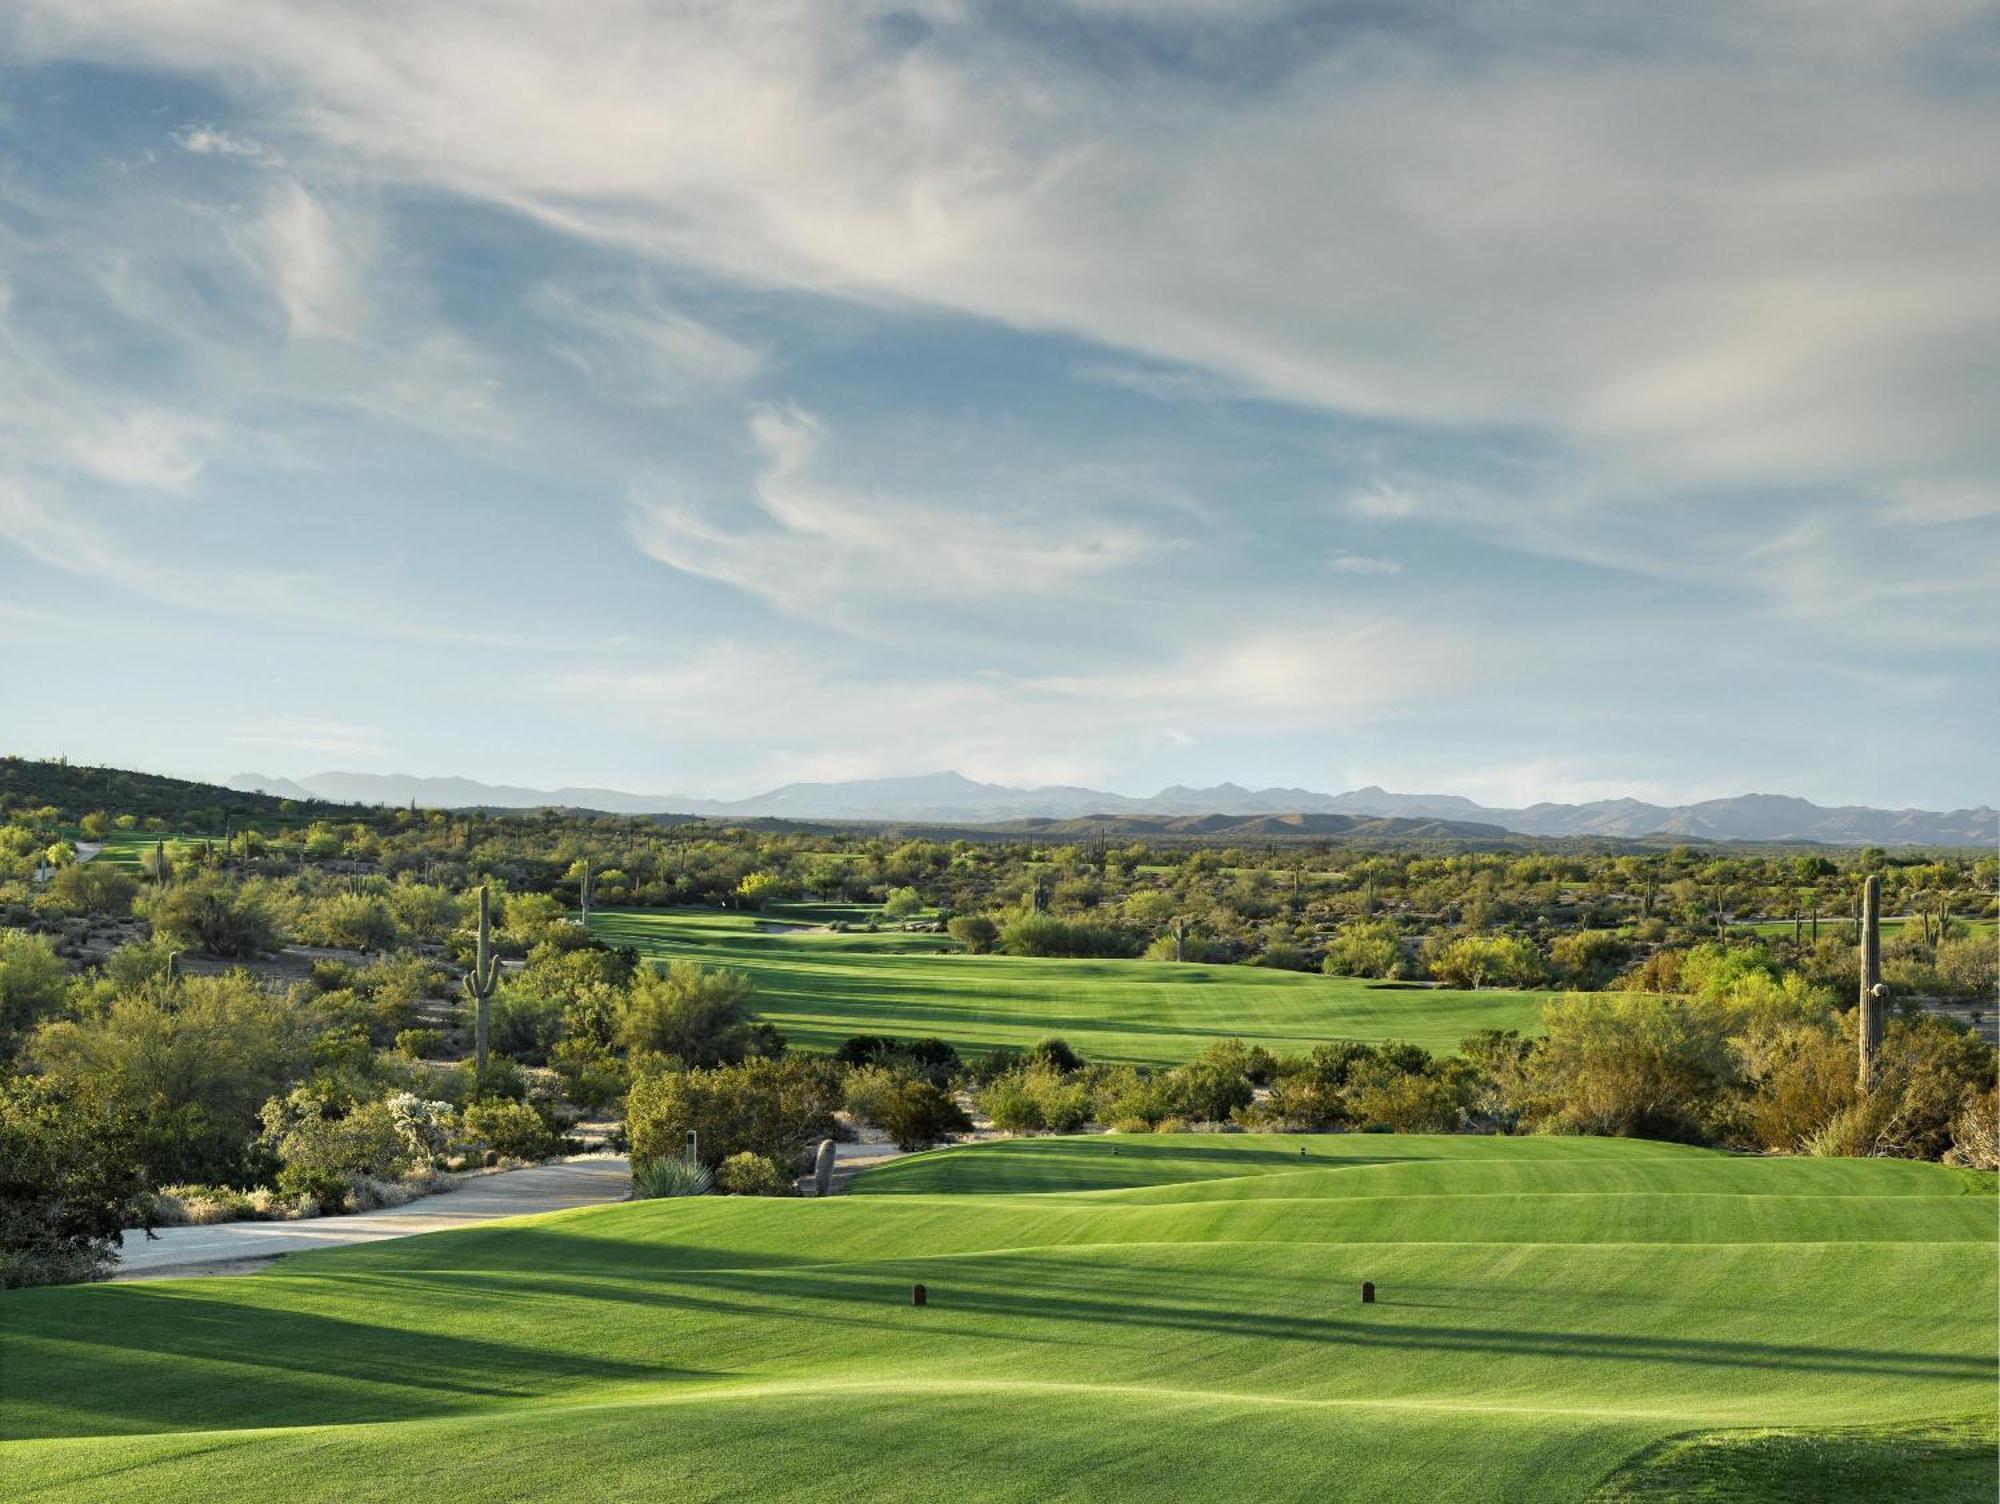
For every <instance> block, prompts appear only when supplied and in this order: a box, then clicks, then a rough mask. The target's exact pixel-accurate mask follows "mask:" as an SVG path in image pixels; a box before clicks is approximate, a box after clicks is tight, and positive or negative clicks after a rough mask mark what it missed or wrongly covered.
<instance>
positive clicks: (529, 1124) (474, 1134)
mask: <svg viewBox="0 0 2000 1504" xmlns="http://www.w3.org/2000/svg"><path fill="white" fill-rule="evenodd" d="M462 1121H463V1124H464V1129H463V1131H464V1134H465V1136H466V1138H468V1139H470V1140H472V1141H474V1142H476V1143H481V1144H484V1145H485V1146H486V1147H487V1148H488V1149H491V1150H492V1151H493V1152H494V1153H495V1154H498V1155H500V1156H501V1157H502V1158H503V1159H547V1158H548V1157H549V1156H550V1155H552V1154H555V1153H557V1152H558V1151H559V1150H560V1149H561V1147H562V1135H561V1134H560V1133H558V1132H557V1131H556V1129H555V1125H554V1124H552V1123H551V1122H550V1121H549V1120H548V1119H547V1118H546V1117H544V1116H543V1115H542V1114H541V1113H540V1112H538V1111H536V1110H535V1109H534V1108H533V1107H531V1106H529V1105H528V1104H527V1103H526V1102H508V1101H489V1102H475V1103H473V1104H472V1105H471V1106H470V1107H468V1108H466V1109H465V1112H464V1114H463V1119H462Z"/></svg>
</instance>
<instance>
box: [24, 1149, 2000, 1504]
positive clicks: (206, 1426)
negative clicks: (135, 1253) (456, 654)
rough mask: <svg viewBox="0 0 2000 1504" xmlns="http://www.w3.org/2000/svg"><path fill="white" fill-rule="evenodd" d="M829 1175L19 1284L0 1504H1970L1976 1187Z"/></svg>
mask: <svg viewBox="0 0 2000 1504" xmlns="http://www.w3.org/2000/svg"><path fill="white" fill-rule="evenodd" d="M1301 1151H1303V1153H1301ZM855 1188H856V1191H857V1192H861V1193H862V1194H855V1195H851V1196H846V1197H839V1198H835V1199H832V1200H826V1201H797V1200H753V1199H742V1198H716V1197H710V1198H703V1199H699V1200H681V1201H657V1202H644V1203H637V1204H632V1205H626V1206H614V1207H602V1208H592V1209H588V1210H584V1211H579V1212H568V1213H560V1214H557V1215H554V1216H550V1217H543V1218H537V1219H532V1220H526V1221H522V1222H517V1223H508V1224H495V1225H492V1226H488V1227H484V1228H478V1229H471V1230H466V1231H460V1232H452V1233H442V1234H434V1235H431V1236H426V1237H419V1238H412V1239H406V1240H402V1241H399V1242H392V1243H383V1244H377V1245H374V1246H372V1247H358V1248H351V1249H344V1250H338V1251H329V1252H324V1253H317V1254H307V1255H297V1256H294V1257H293V1258H291V1259H288V1260H286V1261H285V1262H284V1263H283V1264H282V1265H281V1266H280V1267H279V1268H278V1269H276V1270H274V1271H272V1272H269V1273H266V1274H262V1275H258V1276H254V1277H250V1278H238V1279H215V1280H187V1281H166V1282H159V1283H151V1284H144V1283H141V1284H126V1285H114V1286H96V1287H85V1288H76V1289H67V1290H40V1291H16V1292H12V1293H9V1294H6V1295H0V1340H4V1342H5V1351H6V1361H5V1363H4V1365H0V1436H5V1437H7V1438H9V1440H8V1441H7V1443H6V1444H5V1448H4V1450H0V1498H6V1499H36V1500H49V1501H54V1500H74V1499H100V1498H113V1497H126V1496H130V1495H131V1494H132V1493H133V1492H135V1491H138V1492H143V1493H145V1494H148V1495H154V1496H158V1497H165V1498H197V1497H198V1498H202V1499H207V1500H218V1501H236V1500H253V1499H255V1500H261V1499H267V1498H273V1497H282V1498H286V1499H289V1500H318V1499H326V1500H334V1499H339V1500H372V1499H383V1500H387V1499H404V1498H410V1497H423V1496H425V1495H426V1494H429V1493H431V1492H433V1491H435V1492H436V1493H437V1494H438V1495H439V1496H440V1497H446V1498H451V1499H478V1500H486V1499H491V1500H500V1499H520V1498H534V1497H547V1498H562V1499H586V1500H609V1499H642V1498H643V1499H654V1498H672V1499H722V1498H727V1499H736V1500H746V1501H748V1500H760V1501H761V1500H776V1501H788V1500H797V1501H805V1500H835V1499H870V1500H875V1499H881V1500H908V1501H913V1504H914V1501H925V1504H929V1501H932V1500H935V1499H936V1498H937V1497H939V1496H940V1494H947V1495H949V1496H950V1497H953V1498H959V1499H976V1500H988V1499H1004V1500H1020V1501H1029V1500H1041V1499H1078V1500H1083V1499H1089V1500H1124V1499H1130V1500H1187V1501H1197V1500H1199V1501H1217V1500H1235V1499H1243V1500H1254V1501H1258V1504H1263V1501H1268V1500H1272V1499H1293V1498H1313V1499H1366V1500H1370V1501H1381V1504H1396V1501H1403V1500H1408V1501H1413V1504H1415V1501H1425V1504H1428V1501H1452V1500H1465V1501H1492V1500H1536V1501H1541V1500H1550V1501H1562V1500H1575V1501H1585V1500H1590V1499H1592V1498H1593V1497H1595V1496H1597V1495H1598V1493H1599V1491H1600V1490H1601V1489H1608V1490H1610V1493H1609V1494H1607V1497H1617V1498H1621V1499H1625V1498H1629V1499H1640V1498H1645V1499H1654V1498H1660V1499H1664V1498H1674V1497H1683V1496H1685V1495H1683V1494H1681V1493H1678V1492H1675V1491H1674V1490H1673V1488H1672V1487H1666V1486H1665V1485H1663V1484H1662V1481H1661V1480H1665V1481H1666V1484H1672V1483H1673V1480H1675V1479H1681V1478H1695V1479H1697V1480H1699V1481H1700V1482H1701V1484H1702V1487H1703V1488H1704V1489H1706V1490H1707V1491H1705V1492H1702V1493H1700V1494H1698V1495H1694V1496H1698V1497H1702V1498H1717V1499H1720V1498H1730V1497H1741V1498H1760V1497H1768V1496H1770V1495H1768V1494H1764V1493H1759V1492H1758V1491H1757V1488H1756V1480H1757V1479H1759V1478H1765V1479H1768V1478H1770V1477H1774V1476H1778V1474H1779V1472H1782V1475H1783V1478H1784V1479H1785V1481H1786V1483H1787V1486H1792V1485H1798V1486H1799V1491H1798V1492H1796V1494H1795V1495H1794V1494H1787V1495H1784V1497H1797V1498H1800V1499H1807V1498H1827V1497H1834V1496H1836V1492H1835V1490H1836V1489H1838V1493H1837V1496H1839V1497H1843V1498H1853V1499H1867V1498H1871V1497H1880V1498H1897V1497H1904V1498H1923V1499H1932V1500H1936V1499H1954V1498H1967V1499H1973V1498H1979V1499H1982V1500H1985V1499H1990V1498H1991V1497H1992V1475H1991V1471H1990V1469H1988V1470H1987V1471H1986V1472H1985V1473H1984V1474H1983V1475H1982V1474H1981V1472H1980V1470H1979V1469H1978V1468H1977V1467H1974V1466H1971V1465H1970V1464H1969V1463H1968V1460H1967V1459H1968V1457H1974V1458H1976V1456H1977V1454H1978V1448H1980V1447H1981V1446H1984V1447H1985V1448H1987V1449H1988V1451H1989V1453H1990V1448H1991V1445H1992V1443H1991V1437H1992V1435H1993V1427H1994V1409H1995V1398H1994V1394H1995V1377H1996V1355H1995V1337H1994V1328H1995V1316H1996V1290H1995V1238H1994V1210H1995V1203H1994V1199H1993V1195H1992V1177H1991V1176H1978V1175H1974V1174H1972V1173H1970V1172H1962V1171H1952V1170H1947V1169H1942V1168H1940V1167H1938V1166H1935V1165H1924V1164H1915V1163H1907V1162H1900V1161H1884V1160H1845V1161H1841V1160H1780V1159H1758V1158H1744V1157H1733V1156H1726V1155H1721V1154H1716V1153H1712V1152H1709V1151H1704V1150H1697V1149H1688V1148H1680V1147H1675V1146H1671V1145H1662V1144H1650V1143H1644V1142H1638V1141H1630V1140H1592V1139H1548V1138H1541V1139H1499V1138H1473V1137H1456V1138H1439V1137H1424V1136H1397V1135H1366V1134H1355V1135H1338V1136H1272V1135H1254V1134H1243V1135H1220V1136H1206V1135H1204V1136H1192V1135H1169V1136H1147V1137H1122V1136H1110V1135H1099V1136H1094V1137H1087V1138H1076V1139H1033V1140H1018V1141H1012V1142H1005V1143H994V1144H981V1145H976V1146H969V1147H965V1148H960V1149H951V1150H944V1151H939V1152H936V1153H932V1154H926V1155H920V1156H914V1157H911V1158H908V1159H904V1160H900V1161H897V1162H895V1163H893V1164H891V1165H889V1166H886V1167H884V1168H882V1169H880V1170H877V1171H873V1172H871V1173H869V1174H868V1175H864V1176H863V1177H861V1179H860V1180H859V1181H858V1182H857V1183H856V1187H855ZM1363 1279H1369V1280H1373V1281H1375V1282H1376V1283H1377V1285H1378V1287H1379V1290H1380V1295H1381V1298H1380V1301H1379V1303H1377V1304H1374V1305H1369V1306H1364V1305H1362V1304H1360V1303H1359V1300H1358V1298H1357V1289H1358V1286H1359V1282H1360V1281H1361V1280H1363ZM918 1281H922V1282H923V1283H924V1284H925V1285H926V1286H927V1287H928V1289H929V1292H930V1303H929V1304H928V1306H926V1307H925V1308H923V1309H914V1308H912V1306H911V1304H910V1293H909V1292H910V1287H911V1285H912V1284H913V1283H915V1282H918ZM1857 1427H1868V1428H1875V1429H1872V1430H1857V1429H1855V1428H1857ZM1681 1438H1688V1440H1686V1441H1682V1440H1680V1439H1681ZM1773 1458H1776V1459H1777V1461H1776V1462H1774V1461H1773V1460H1772V1459H1773ZM1822 1464H1824V1466H1825V1468H1826V1469H1828V1470H1829V1471H1827V1473H1826V1480H1825V1487H1824V1488H1823V1489H1822V1491H1820V1492H1813V1491H1812V1488H1811V1486H1810V1485H1811V1483H1812V1477H1813V1469H1814V1468H1816V1467H1820V1466H1822ZM1774 1469H1775V1470H1776V1471H1774ZM1731 1479H1747V1480H1750V1484H1749V1485H1747V1486H1748V1488H1749V1491H1748V1492H1737V1493H1731V1492H1729V1491H1728V1488H1729V1484H1730V1480H1731ZM1868 1479H1875V1480H1878V1482H1880V1481H1881V1480H1886V1479H1893V1480H1894V1487H1895V1488H1900V1489H1902V1490H1904V1492H1900V1493H1898V1492H1895V1491H1893V1490H1892V1489H1891V1488H1890V1486H1889V1484H1888V1483H1886V1482H1883V1483H1881V1487H1882V1491H1880V1492H1871V1491H1870V1486H1869V1485H1868V1484H1867V1483H1866V1482H1865V1480H1868ZM1842 1480H1846V1481H1847V1482H1850V1483H1851V1482H1853V1481H1854V1480H1864V1481H1863V1483H1862V1484H1861V1485H1860V1486H1859V1487H1845V1486H1842ZM1718 1490H1720V1491H1718ZM1982 1490H1983V1492H1982Z"/></svg>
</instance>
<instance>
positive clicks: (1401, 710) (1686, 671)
mask: <svg viewBox="0 0 2000 1504" xmlns="http://www.w3.org/2000/svg"><path fill="white" fill-rule="evenodd" d="M1658 11H1668V12H1670V14H1664V15H1663V14H1657V13H1656V12H1658ZM1997 14H2000V13H1996V9H1995V7H1993V6H1991V5H1969V4H1968V5H1940V6H1925V7H1890V6H1880V5H1872V4H1870V5H1861V4H1856V5H1842V4H1833V5H1817V4H1815V5H1805V4H1794V5H1787V4H1772V5H1756V4H1752V5H1741V4H1731V5H1714V6H1705V5H1692V6H1684V7H1683V6H1676V7H1639V6H1630V7H1621V6H1614V7H1592V8H1588V9H1587V10H1585V11H1583V12H1581V13H1578V12H1577V11H1576V9H1575V8H1573V7H1569V6H1564V5H1556V4H1536V3H1532V0H1530V3H1526V4H1522V5H1514V6H1507V7H1477V8H1468V7H1458V6H1449V5H1442V4H1440V5H1435V6H1431V5H1382V4H1372V5H1342V6H1295V5H1287V4H1280V3H1264V0H1244V3H1237V4H1221V3H1215V4H1209V3H1204V0H1165V3H1160V4H1154V5H1140V4H1138V3H1125V0H1086V3H1076V4H1070V5H1063V4H1054V3H1052V4H1050V5H1047V6H1036V7H1019V6H1005V5H981V4H971V3H938V4H919V5H913V6H895V7H888V6H877V5H872V4H850V5H838V6H829V5H824V4H805V3H800V4H784V3H772V4H765V3H754V4H740V5H729V6H692V5H678V6H668V5H643V4H635V3H606V4H600V5H594V6H590V7H586V8H573V7H541V6H533V5H512V4H510V5H449V6H447V5H439V6H418V7H408V6H403V5H390V4H387V3H380V4H378V3H371V0H357V3H352V4H345V5H341V6H327V5H320V4H313V3H306V0H297V3H286V0H263V3H257V4H249V3H237V0H200V3H189V4H185V5H177V6H170V7H169V6H158V5H151V4H143V3H139V0H126V3H121V0H107V3H100V4H94V5H90V6H76V5H72V4H45V3H42V0H24V3H20V4H17V5H14V6H11V7H9V9H8V12H7V14H6V16H5V17H4V18H0V744H3V745H4V746H5V748H6V749H7V750H10V751H20V752H27V753H35V754H54V753H65V754H67V755H69V756H71V757H72V758H75V759H79V760H86V761H106V762H114V763H119V764H124V765H132V766H144V767H151V768H160V769H167V770H173V771H179V772H187V773H195V774H208V775H223V774H228V773H231V772H235V771H241V770H245V769H256V770H258V771H264V772H270V773H278V774H291V775H298V774H304V773H309V772H312V771H316V770H319V769H322V768H329V767H339V768H348V769H360V770H375V771H391V770H393V771H404V772H417V773H434V774H441V773H462V774H465V775H468V776H472V777H477V778H484V779H488V780H491V781H506V782H518V783H531V784H544V785H552V784H557V783H593V784H600V785H609V786H616V787H623V788H630V789H639V790H646V791H674V792H686V793H693V794H702V795H740V794H747V793H751V792H756V791H758V790H760V789H762V788H765V787H768V786H770V785H772V784H775V783H779V782H783V781H786V780H789V779H793V778H844V777H857V776H874V775H882V774H893V773H905V772H920V771H929V770H933V769H937V768H945V767H952V768H957V769H959V770H961V771H963V772H965V773H967V774H970V775H972V776H975V777H982V778H991V779H996V780H1001V781H1007V782H1025V783H1034V782H1057V781H1060V782H1086V783H1091V784H1094V785H1096V786H1100V787H1111V788H1116V789H1120V790H1124V791H1129V792H1141V793H1143V792H1150V791H1152V790H1153V789H1155V788H1157V787H1159V786H1161V785H1163V784H1167V783H1172V782H1182V783H1209V782H1215V781H1219V780H1221V779H1234V780H1237V781H1239V782H1245V783H1251V784H1267V783H1281V784H1298V785H1304V786H1309V787H1314V788H1321V789H1338V788H1344V787H1352V786H1355V785H1358V784H1362V783H1370V782H1374V783H1381V784H1384V785H1387V786H1389V787H1392V788H1398V789H1422V790H1440V791H1447V792H1456V793H1464V794H1469V795H1472V796H1474V797H1477V798H1482V799H1485V800H1488V801H1489V802H1496V803H1515V802H1528V801H1532V800H1534V799H1538V798H1551V799H1573V798H1588V797H1599V796H1604V795H1609V794H1622V793H1635V794H1638V795H1640V796H1642V797H1651V798H1657V799H1661V800H1668V801H1677V800H1681V799H1689V798H1699V797H1705V796H1711V795H1718V794H1728V793H1738V792H1743V791H1746V790H1750V789H1759V790H1767V791H1782V792H1795V793H1802V794H1806V795H1808V796H1810V797H1814V798H1818V799H1820V800H1822V801H1826V802H1850V801H1851V802H1867V803H1875V804H1888V805H1906V804H1914V805H1925V806H1933V807H1935V806H1957V805H1965V804H1972V803H1977V802H1981V801H1983V800H1990V799H1992V797H1993V796H1994V793H1995V790H1994V788H1993V782H1992V777H1991V773H1990V768H1991V766H1992V763H1993V756H1992V752H1991V748H1992V746H1993V744H1994V741H1995V733H1996V731H2000V709H1996V705H2000V699H1996V696H1995V694H1994V692H1993V691H1994V683H1995V674H1994V669H1995V659H1996V652H1995V647H1996V635H2000V612H1996V610H1995V600H1996V597H2000V589H1996V587H2000V567H1996V566H2000V482H1997V481H1996V476H2000V421H1996V413H1995V410H1994V409H1995V403H1994V393H1995V391H1996V390H2000V178H1996V175H1995V174H1994V173H1993V172H1992V170H1991V163H1990V152H1991V144H1992V142H1993V141H1994V140H1996V139H2000V89H1996V85H2000V67H1996V62H2000V19H1996V15H1997Z"/></svg>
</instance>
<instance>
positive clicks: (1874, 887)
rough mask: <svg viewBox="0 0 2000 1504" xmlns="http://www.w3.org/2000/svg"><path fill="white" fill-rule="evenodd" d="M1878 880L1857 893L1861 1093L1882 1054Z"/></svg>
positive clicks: (1883, 989) (1883, 997) (1872, 1078)
mask: <svg viewBox="0 0 2000 1504" xmlns="http://www.w3.org/2000/svg"><path fill="white" fill-rule="evenodd" d="M1888 993H1889V989H1888V988H1886V987H1884V986H1883V985H1882V879H1881V878H1879V877H1873V876H1871V877H1870V878H1869V879H1868V881H1867V882H1866V883H1865V884H1863V885H1862V889H1861V1028H1860V1035H1861V1089H1862V1090H1863V1091H1866V1090H1867V1089H1868V1088H1869V1087H1871V1086H1873V1085H1874V1084H1875V1057H1876V1056H1877V1055H1879V1054H1880V1053H1881V1050H1882V1026H1883V1013H1884V1011H1885V1010H1884V1007H1883V1004H1884V1001H1885V1000H1886V999H1887V997H1888Z"/></svg>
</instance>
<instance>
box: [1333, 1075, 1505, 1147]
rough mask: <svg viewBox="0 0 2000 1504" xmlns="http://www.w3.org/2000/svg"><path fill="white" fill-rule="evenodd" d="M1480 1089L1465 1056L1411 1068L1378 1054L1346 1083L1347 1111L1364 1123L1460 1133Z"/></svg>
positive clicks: (1407, 1130) (1402, 1129) (1400, 1130)
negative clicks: (1377, 1056) (1468, 1110)
mask: <svg viewBox="0 0 2000 1504" xmlns="http://www.w3.org/2000/svg"><path fill="white" fill-rule="evenodd" d="M1477 1091H1478V1079H1477V1072H1476V1071H1475V1070H1474V1069H1473V1068H1472V1067H1471V1066H1470V1065H1468V1064H1467V1063H1466V1062H1465V1061H1462V1060H1450V1061H1438V1062H1434V1063H1428V1064H1427V1066H1426V1068H1424V1069H1419V1070H1407V1069H1399V1068H1398V1067H1397V1065H1396V1064H1395V1063H1392V1062H1391V1061H1389V1060H1386V1059H1378V1060H1375V1061H1370V1062H1368V1063H1366V1064H1363V1065H1361V1066H1359V1067H1358V1068H1357V1069H1356V1071H1355V1073H1354V1078H1353V1079H1352V1080H1351V1081H1350V1082H1349V1083H1348V1087H1347V1093H1346V1095H1347V1111H1348V1115H1349V1116H1350V1117H1351V1118H1352V1119H1353V1120H1354V1121H1355V1122H1356V1123H1359V1124H1361V1125H1362V1126H1363V1127H1364V1128H1373V1127H1381V1128H1388V1129H1391V1130H1393V1131H1395V1132H1397V1133H1456V1132H1457V1131H1458V1130H1459V1129H1460V1128H1462V1127H1464V1126H1465V1118H1466V1112H1467V1109H1468V1108H1469V1107H1470V1106H1471V1105H1472V1102H1473V1099H1474V1097H1475V1095H1476V1094H1477Z"/></svg>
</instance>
